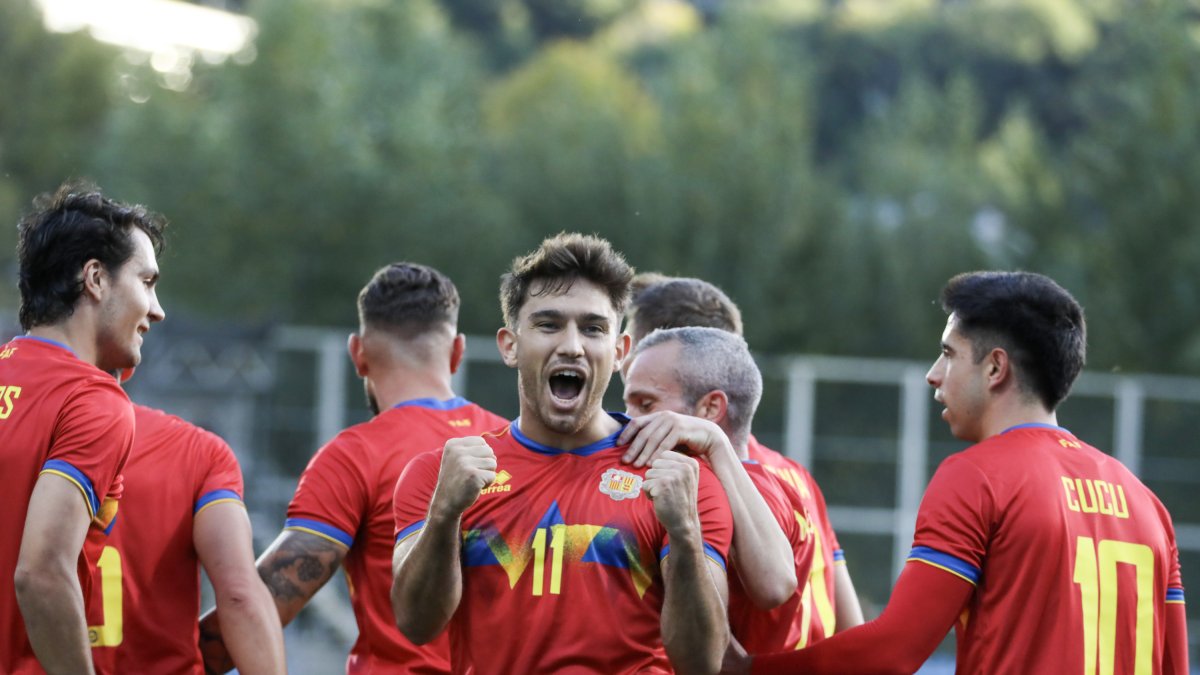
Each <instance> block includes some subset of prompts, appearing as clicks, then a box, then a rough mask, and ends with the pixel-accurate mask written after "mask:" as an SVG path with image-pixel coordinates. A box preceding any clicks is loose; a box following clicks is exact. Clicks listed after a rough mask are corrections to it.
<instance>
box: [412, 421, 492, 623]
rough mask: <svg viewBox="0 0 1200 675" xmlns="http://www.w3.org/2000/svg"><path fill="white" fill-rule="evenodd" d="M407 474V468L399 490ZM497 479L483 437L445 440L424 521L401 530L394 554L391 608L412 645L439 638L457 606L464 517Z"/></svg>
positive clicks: (459, 595)
mask: <svg viewBox="0 0 1200 675" xmlns="http://www.w3.org/2000/svg"><path fill="white" fill-rule="evenodd" d="M410 468H411V467H410ZM406 477H407V471H406V475H404V476H401V477H400V483H399V485H398V487H397V490H398V491H399V490H401V489H402V487H403V486H404V484H405V479H406ZM495 478H496V455H495V453H494V452H492V448H491V446H489V445H488V444H487V442H485V441H484V440H483V439H482V438H480V437H478V436H468V437H465V438H455V439H451V440H449V441H446V445H445V447H444V448H443V451H442V460H441V467H440V469H439V471H438V480H437V487H436V488H435V489H434V491H433V497H432V499H431V500H430V503H429V511H428V513H427V515H426V518H425V521H424V522H423V523H415V524H413V525H411V526H409V527H407V528H406V529H405V530H403V531H401V532H400V535H399V537H398V540H397V543H396V549H395V553H394V554H393V556H392V611H393V612H394V613H395V615H396V627H397V628H399V629H400V632H401V633H404V635H405V637H407V638H408V639H409V640H412V641H413V642H414V643H416V644H425V643H427V642H429V641H430V640H432V639H433V638H435V637H437V636H438V634H440V633H441V632H442V630H444V629H445V628H446V624H448V623H449V622H450V617H452V616H454V612H455V610H457V609H458V603H459V601H460V600H461V599H462V564H461V552H462V534H461V533H462V515H463V512H465V511H466V510H467V509H468V508H469V507H470V506H471V505H472V504H474V503H475V501H476V500H477V499H479V492H480V490H482V489H483V488H485V487H487V486H488V485H489V484H491V482H492V481H493V480H495Z"/></svg>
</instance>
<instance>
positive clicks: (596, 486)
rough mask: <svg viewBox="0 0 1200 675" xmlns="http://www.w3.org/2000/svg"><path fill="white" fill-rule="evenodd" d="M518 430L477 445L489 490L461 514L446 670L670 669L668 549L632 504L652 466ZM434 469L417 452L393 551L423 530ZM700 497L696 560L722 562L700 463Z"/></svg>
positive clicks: (599, 445)
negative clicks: (487, 458) (490, 472)
mask: <svg viewBox="0 0 1200 675" xmlns="http://www.w3.org/2000/svg"><path fill="white" fill-rule="evenodd" d="M613 417H614V418H616V419H618V420H619V421H621V422H622V423H623V424H624V423H625V422H627V421H628V418H627V417H625V416H624V415H616V414H614V415H613ZM518 422H519V421H518ZM518 422H513V423H512V424H511V425H509V426H508V427H506V428H504V429H501V430H499V431H498V432H496V433H492V434H485V435H484V438H485V439H486V441H487V443H488V444H489V445H490V446H491V447H492V449H493V450H494V451H495V453H496V461H497V475H496V480H495V481H494V482H493V483H492V484H491V485H489V486H488V487H486V488H484V489H483V490H482V492H481V494H480V497H479V501H477V502H476V503H475V504H474V505H472V506H471V507H470V508H469V509H467V511H466V513H464V514H463V518H462V537H463V544H462V565H463V593H462V599H461V601H460V602H459V606H458V610H457V611H456V612H455V613H454V616H453V617H452V618H451V620H450V626H449V633H450V648H451V654H452V663H453V669H454V671H455V672H458V673H475V674H476V675H486V674H488V673H534V672H554V673H559V672H575V673H579V672H594V673H608V674H613V673H633V672H638V673H669V672H671V664H670V663H669V661H668V660H667V655H666V651H665V650H664V648H663V642H662V634H661V626H660V622H659V620H660V615H661V611H662V602H663V585H662V575H661V574H660V572H659V563H660V561H661V560H662V559H663V557H665V556H666V555H667V554H668V552H669V545H668V541H667V535H666V531H665V530H664V529H663V527H662V525H661V524H660V523H659V522H658V519H657V518H656V517H655V514H654V505H653V504H652V503H651V501H650V500H649V499H647V498H643V497H642V494H641V493H642V480H643V478H644V476H645V473H646V470H647V469H646V468H642V469H637V468H634V467H633V466H632V465H626V464H622V463H621V454H622V453H623V452H624V450H625V449H626V447H627V446H618V445H616V440H617V436H618V435H619V432H618V433H617V434H613V435H612V436H609V437H607V438H604V439H601V440H599V441H597V442H595V443H592V444H591V445H587V446H585V447H582V448H578V449H575V450H570V451H564V450H559V449H557V448H552V447H548V446H545V445H542V444H540V443H537V442H535V441H533V440H531V439H529V438H527V437H526V436H524V435H523V434H522V433H521V430H520V427H519V426H518ZM440 464H441V452H440V451H438V452H432V453H427V454H425V455H421V456H420V457H418V458H416V459H415V460H413V462H412V463H411V464H409V466H408V468H407V469H405V471H404V475H403V476H401V478H400V481H399V483H398V484H397V485H396V498H395V504H396V506H395V508H396V527H397V530H398V532H397V535H396V541H397V543H399V542H401V541H403V540H404V539H406V538H408V537H411V536H413V535H415V534H417V533H418V532H419V531H420V530H421V528H422V527H423V526H424V524H425V513H426V510H427V508H428V505H429V500H430V498H431V496H432V494H433V489H434V487H435V486H436V485H437V479H438V471H439V467H440ZM697 495H698V513H699V517H700V522H701V527H702V530H703V537H704V546H705V550H706V552H707V554H708V555H709V557H710V558H712V559H713V560H715V561H717V562H719V563H720V564H722V565H724V561H725V558H726V556H727V555H728V550H729V543H730V538H731V536H732V531H733V524H732V516H731V515H730V511H729V502H728V500H727V499H726V497H725V492H724V491H723V490H722V488H721V485H720V483H719V482H718V481H717V478H716V476H715V475H714V474H713V473H712V471H711V470H710V469H708V468H707V467H706V466H704V465H703V464H701V469H700V484H699V488H698V493H697Z"/></svg>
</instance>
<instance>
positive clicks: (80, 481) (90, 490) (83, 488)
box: [39, 459, 100, 519]
mask: <svg viewBox="0 0 1200 675" xmlns="http://www.w3.org/2000/svg"><path fill="white" fill-rule="evenodd" d="M46 473H49V474H53V475H55V476H60V477H62V478H65V479H67V480H69V481H71V482H72V483H74V484H75V487H77V488H79V492H80V493H82V494H83V501H84V502H85V503H86V504H87V510H88V518H89V519H90V518H95V517H96V512H97V511H99V510H100V500H99V498H97V497H96V489H95V488H94V487H92V481H91V479H89V478H88V477H87V476H86V475H84V473H83V472H82V471H80V470H79V469H76V468H75V467H73V466H71V465H70V464H68V463H67V462H64V461H62V460H61V459H51V460H49V461H47V462H46V463H45V464H43V465H42V470H41V474H46ZM41 474H39V475H41Z"/></svg>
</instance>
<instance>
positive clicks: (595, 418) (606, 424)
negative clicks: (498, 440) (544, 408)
mask: <svg viewBox="0 0 1200 675" xmlns="http://www.w3.org/2000/svg"><path fill="white" fill-rule="evenodd" d="M518 427H519V428H520V429H521V433H522V434H524V435H525V437H526V438H528V439H529V440H531V441H533V442H535V443H540V444H542V445H546V446H549V447H551V448H558V449H559V450H576V449H579V448H582V447H585V446H588V445H591V444H592V443H595V442H596V441H599V440H602V439H604V438H607V437H609V436H612V435H613V434H615V433H617V431H618V430H619V429H620V428H621V423H620V422H618V421H617V420H615V419H613V418H612V416H611V415H609V414H608V413H606V412H604V409H603V408H597V409H596V410H595V411H594V412H593V414H592V416H591V418H590V419H589V420H588V421H587V423H585V424H584V425H583V428H581V429H580V430H579V431H576V432H574V433H562V432H559V431H556V430H554V429H552V428H550V427H549V426H547V425H546V424H545V423H544V422H543V421H542V420H541V419H540V418H539V417H538V416H537V413H536V412H534V411H532V410H527V409H526V407H525V406H524V405H522V406H521V417H520V419H519V421H518Z"/></svg>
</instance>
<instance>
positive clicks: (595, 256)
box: [500, 232, 633, 328]
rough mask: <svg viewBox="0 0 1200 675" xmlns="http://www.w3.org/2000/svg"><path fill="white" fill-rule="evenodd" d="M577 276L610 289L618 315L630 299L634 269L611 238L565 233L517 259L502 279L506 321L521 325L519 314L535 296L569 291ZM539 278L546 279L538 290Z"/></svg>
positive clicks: (501, 291)
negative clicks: (534, 286) (613, 245)
mask: <svg viewBox="0 0 1200 675" xmlns="http://www.w3.org/2000/svg"><path fill="white" fill-rule="evenodd" d="M577 279H584V280H586V281H590V282H591V283H593V284H596V285H597V286H600V287H601V288H603V289H604V290H606V291H607V292H608V298H609V300H611V301H612V306H613V309H615V310H616V312H617V316H618V317H620V315H622V314H624V312H625V305H626V303H628V302H629V284H630V282H631V281H632V280H633V268H632V267H630V266H629V263H627V262H625V257H624V256H622V255H621V254H620V253H618V252H617V251H615V250H613V247H612V244H609V243H608V241H607V240H605V239H601V238H600V237H595V236H592V235H587V234H578V233H574V232H570V233H568V232H562V233H559V234H557V235H555V236H553V237H550V238H549V239H546V240H545V241H543V242H542V245H541V246H539V247H538V248H537V249H536V250H534V251H532V252H531V253H528V254H526V255H523V256H519V257H517V258H515V259H514V260H513V263H512V268H511V269H510V270H509V271H508V272H507V273H506V274H505V275H504V276H503V277H501V279H500V307H501V309H502V310H503V312H504V323H505V324H506V325H507V326H508V327H509V328H515V327H516V325H517V314H518V313H519V312H520V311H521V307H522V306H523V305H524V304H525V300H526V299H527V298H528V297H530V296H531V295H544V294H553V293H565V292H566V291H568V290H570V288H571V285H572V284H573V283H575V281H576V280H577ZM535 281H538V282H542V284H543V285H542V286H541V287H540V288H537V289H534V288H533V283H534V282H535Z"/></svg>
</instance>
